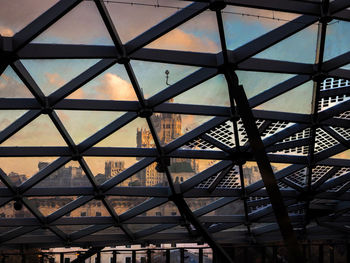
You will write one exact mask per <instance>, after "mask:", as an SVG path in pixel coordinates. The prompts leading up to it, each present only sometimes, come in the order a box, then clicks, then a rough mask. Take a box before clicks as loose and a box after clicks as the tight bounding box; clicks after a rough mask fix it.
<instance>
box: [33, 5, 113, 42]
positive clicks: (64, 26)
mask: <svg viewBox="0 0 350 263" xmlns="http://www.w3.org/2000/svg"><path fill="white" fill-rule="evenodd" d="M32 43H50V44H52V43H53V44H85V45H88V44H90V45H113V41H112V39H111V38H110V35H109V33H108V31H107V28H106V26H105V24H104V23H103V20H102V17H101V15H100V13H99V11H98V9H97V7H96V5H95V3H94V2H90V1H83V2H81V3H80V4H79V5H78V6H76V7H75V8H74V9H73V10H71V11H70V12H69V13H67V14H66V15H65V16H63V17H62V18H61V19H60V20H58V21H57V22H56V23H54V24H53V25H52V26H50V27H49V28H48V29H47V30H45V31H44V32H43V33H41V34H40V35H39V36H38V37H36V38H35V39H34V40H33V41H32Z"/></svg>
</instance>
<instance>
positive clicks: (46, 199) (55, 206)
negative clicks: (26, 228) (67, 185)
mask: <svg viewBox="0 0 350 263" xmlns="http://www.w3.org/2000/svg"><path fill="white" fill-rule="evenodd" d="M28 199H29V200H30V201H31V203H32V204H33V205H34V207H35V208H37V209H38V210H39V211H40V212H41V213H42V214H43V215H44V216H48V215H50V214H52V213H54V212H55V211H57V210H59V209H60V208H61V207H63V206H65V205H66V204H68V203H70V202H72V201H74V200H75V199H77V197H76V196H40V197H28Z"/></svg>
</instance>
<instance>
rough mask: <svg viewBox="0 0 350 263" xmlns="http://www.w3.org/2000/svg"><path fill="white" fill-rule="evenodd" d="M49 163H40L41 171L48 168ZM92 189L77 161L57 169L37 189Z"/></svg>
mask: <svg viewBox="0 0 350 263" xmlns="http://www.w3.org/2000/svg"><path fill="white" fill-rule="evenodd" d="M48 165H49V163H46V162H40V163H39V164H38V167H39V169H40V170H42V169H44V168H45V167H46V166H48ZM79 186H80V187H91V183H90V181H89V179H88V178H87V177H86V175H85V173H84V171H83V169H82V168H81V167H80V165H79V163H78V162H77V161H70V162H69V163H67V164H66V165H64V166H62V167H61V168H59V169H57V170H56V171H55V172H53V173H52V174H50V175H49V176H48V177H46V178H45V179H44V180H42V181H41V182H40V183H38V184H37V185H35V187H54V188H56V187H65V188H66V187H79Z"/></svg>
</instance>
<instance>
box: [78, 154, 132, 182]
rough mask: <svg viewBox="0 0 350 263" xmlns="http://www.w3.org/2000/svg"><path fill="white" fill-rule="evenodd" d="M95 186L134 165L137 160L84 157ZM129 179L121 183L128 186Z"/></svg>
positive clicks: (129, 158) (130, 158)
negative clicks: (93, 177)
mask: <svg viewBox="0 0 350 263" xmlns="http://www.w3.org/2000/svg"><path fill="white" fill-rule="evenodd" d="M84 160H85V161H86V163H87V164H88V166H89V168H90V170H91V172H92V174H93V175H94V176H95V180H96V183H97V184H103V183H104V182H106V181H108V180H110V179H111V178H113V177H115V176H118V174H119V173H121V172H123V171H124V170H126V169H128V168H129V167H130V166H132V165H134V164H135V163H136V162H138V160H137V159H136V158H135V157H87V156H86V157H84ZM128 180H129V179H127V180H125V181H124V182H125V183H124V182H123V183H124V184H126V185H128V184H127V182H129V181H128Z"/></svg>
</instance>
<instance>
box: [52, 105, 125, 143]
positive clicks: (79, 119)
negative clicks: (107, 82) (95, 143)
mask: <svg viewBox="0 0 350 263" xmlns="http://www.w3.org/2000/svg"><path fill="white" fill-rule="evenodd" d="M56 113H57V115H58V116H59V118H60V119H61V121H62V123H63V125H64V126H65V128H66V129H67V131H68V132H69V134H70V136H71V137H72V139H73V140H74V142H75V143H76V144H79V143H81V142H82V141H83V140H85V139H86V138H88V137H90V136H91V135H93V134H94V133H96V132H97V131H99V130H100V129H102V128H104V127H105V126H106V125H108V124H109V123H111V122H112V121H114V120H116V119H118V118H119V117H120V116H122V115H123V114H124V113H123V112H109V111H70V110H57V111H56Z"/></svg>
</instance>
